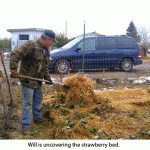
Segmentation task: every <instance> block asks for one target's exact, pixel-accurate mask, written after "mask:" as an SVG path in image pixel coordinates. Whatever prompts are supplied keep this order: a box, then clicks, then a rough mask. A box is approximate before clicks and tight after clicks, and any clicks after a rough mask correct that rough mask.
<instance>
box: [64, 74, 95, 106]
mask: <svg viewBox="0 0 150 150" xmlns="http://www.w3.org/2000/svg"><path fill="white" fill-rule="evenodd" d="M63 84H66V85H68V86H69V87H71V88H70V89H69V90H67V91H66V90H64V89H63V88H62V93H63V94H64V95H65V97H66V102H67V103H68V105H71V104H75V103H76V104H79V105H81V104H82V105H83V104H84V105H87V104H88V103H90V102H92V101H93V100H95V99H96V98H97V97H96V94H95V93H94V90H93V88H92V85H95V84H96V83H95V82H94V81H91V80H90V79H88V78H85V77H83V76H82V75H80V76H77V75H74V76H70V77H68V78H67V80H65V81H64V82H63Z"/></svg>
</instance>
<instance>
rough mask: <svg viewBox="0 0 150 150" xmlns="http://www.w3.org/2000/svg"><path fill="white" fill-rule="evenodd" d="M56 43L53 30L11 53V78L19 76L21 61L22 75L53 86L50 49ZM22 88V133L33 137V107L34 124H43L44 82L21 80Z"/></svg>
mask: <svg viewBox="0 0 150 150" xmlns="http://www.w3.org/2000/svg"><path fill="white" fill-rule="evenodd" d="M53 42H56V39H55V33H54V32H53V31H52V30H45V32H44V34H42V36H41V38H39V39H37V40H33V41H27V42H25V43H24V44H23V45H21V46H20V47H18V48H16V49H15V50H14V51H13V52H12V53H11V58H10V72H11V75H10V76H11V77H12V78H16V77H17V76H18V72H17V68H18V62H19V61H20V60H21V66H20V71H19V74H20V75H25V76H30V77H34V78H40V79H43V78H44V79H45V80H49V81H50V82H49V84H52V80H51V79H50V75H49V72H48V64H49V59H50V52H49V50H48V49H49V47H50V46H51V45H52V44H53ZM19 79H20V82H21V87H22V100H23V104H22V132H23V134H24V135H32V132H31V131H30V120H31V110H30V109H31V106H32V112H33V119H34V123H41V122H42V121H43V120H42V113H41V111H40V107H41V102H42V89H41V86H42V82H40V81H34V80H29V79H26V78H19Z"/></svg>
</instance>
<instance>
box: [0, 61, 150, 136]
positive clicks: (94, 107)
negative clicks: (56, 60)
mask: <svg viewBox="0 0 150 150" xmlns="http://www.w3.org/2000/svg"><path fill="white" fill-rule="evenodd" d="M8 62H9V61H8V60H6V61H5V64H6V68H7V72H8V74H9V67H8ZM148 64H149V62H145V63H144V64H143V66H141V65H139V66H136V67H134V68H133V71H132V72H131V73H124V72H121V71H118V70H112V71H110V70H109V71H105V72H103V71H99V72H85V73H84V74H88V76H87V77H89V78H91V79H94V78H108V79H109V78H119V79H124V78H127V77H140V76H149V71H150V70H149V67H148ZM0 67H1V69H2V66H0ZM2 71H3V70H2ZM68 76H69V75H64V76H62V77H68ZM51 77H55V78H57V79H58V81H60V75H55V74H52V75H51ZM10 81H11V91H12V95H13V101H14V104H15V106H14V107H13V108H10V107H8V106H7V109H8V117H9V128H8V129H5V126H4V117H3V116H4V113H3V103H2V100H1V97H0V110H1V111H0V112H1V115H0V122H1V124H0V138H1V139H7V138H8V139H120V138H121V139H131V137H132V135H133V136H135V137H136V138H137V139H150V90H149V85H150V83H144V84H142V85H141V84H136V85H132V84H130V83H129V82H126V83H124V84H120V83H119V84H118V83H115V84H112V85H111V87H113V88H115V89H116V90H113V91H109V90H106V91H95V94H96V95H97V99H96V100H91V101H89V103H87V105H82V104H80V105H78V104H77V103H74V104H73V105H72V106H71V107H70V105H69V106H68V105H67V103H66V102H65V97H63V95H62V96H60V94H61V92H57V91H56V89H55V88H54V87H51V86H48V85H45V84H44V85H43V87H42V90H43V104H44V105H42V106H43V110H45V111H47V114H46V115H45V118H46V119H48V120H47V121H45V122H44V123H43V124H39V125H36V124H34V123H33V121H32V119H31V128H32V131H33V132H34V135H33V136H23V135H22V133H21V112H22V98H21V86H20V85H17V82H18V80H15V81H14V79H10ZM2 84H3V91H4V96H5V99H6V102H7V105H8V104H9V103H10V97H9V92H8V86H7V83H6V79H5V76H4V78H3V79H2ZM107 86H108V87H109V86H110V85H105V84H104V85H100V84H96V85H95V86H94V87H93V89H95V90H99V89H101V88H102V87H107ZM127 88H128V89H127ZM43 113H44V112H43ZM48 116H49V118H47V117H48Z"/></svg>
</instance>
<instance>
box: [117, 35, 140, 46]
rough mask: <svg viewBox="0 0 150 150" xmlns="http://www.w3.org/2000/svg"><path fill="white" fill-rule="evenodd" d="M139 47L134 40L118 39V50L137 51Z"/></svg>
mask: <svg viewBox="0 0 150 150" xmlns="http://www.w3.org/2000/svg"><path fill="white" fill-rule="evenodd" d="M137 47H138V45H137V43H136V42H135V41H134V40H133V39H132V38H126V37H119V38H118V49H136V48H137Z"/></svg>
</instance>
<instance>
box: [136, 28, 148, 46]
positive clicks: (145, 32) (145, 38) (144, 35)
mask: <svg viewBox="0 0 150 150" xmlns="http://www.w3.org/2000/svg"><path fill="white" fill-rule="evenodd" d="M138 30H139V36H140V38H141V42H142V43H143V44H145V45H147V44H148V42H149V40H150V35H149V32H148V30H147V28H146V26H141V27H140V28H139V29H138Z"/></svg>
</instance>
